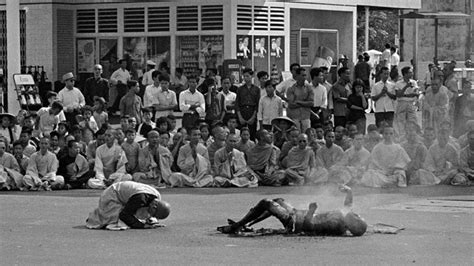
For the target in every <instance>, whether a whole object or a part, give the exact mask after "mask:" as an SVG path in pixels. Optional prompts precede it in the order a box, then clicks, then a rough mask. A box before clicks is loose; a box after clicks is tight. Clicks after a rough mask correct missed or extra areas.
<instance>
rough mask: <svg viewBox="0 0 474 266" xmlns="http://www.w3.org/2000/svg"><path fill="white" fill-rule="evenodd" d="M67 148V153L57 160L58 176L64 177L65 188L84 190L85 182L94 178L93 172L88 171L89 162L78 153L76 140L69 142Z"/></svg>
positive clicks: (79, 150) (79, 149) (78, 147)
mask: <svg viewBox="0 0 474 266" xmlns="http://www.w3.org/2000/svg"><path fill="white" fill-rule="evenodd" d="M67 147H68V149H67V153H64V154H63V156H61V157H60V158H59V161H60V162H61V163H60V164H59V168H58V174H59V175H62V176H63V177H64V181H65V186H64V187H65V188H67V189H71V188H85V186H86V183H87V180H89V178H91V177H93V176H94V171H93V170H90V168H89V162H88V161H87V159H86V158H85V157H84V156H83V155H82V154H81V153H80V152H81V147H80V146H79V143H78V142H77V140H70V141H69V142H68V144H67Z"/></svg>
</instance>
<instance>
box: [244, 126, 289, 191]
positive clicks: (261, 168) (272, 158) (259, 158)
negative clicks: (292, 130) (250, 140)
mask: <svg viewBox="0 0 474 266" xmlns="http://www.w3.org/2000/svg"><path fill="white" fill-rule="evenodd" d="M271 143H272V135H271V133H270V132H268V131H267V130H266V129H260V130H259V131H258V132H257V145H255V147H253V148H251V149H249V150H247V152H246V156H247V165H248V166H249V167H250V169H252V170H253V171H254V172H255V173H256V174H257V175H258V179H259V180H258V182H259V184H260V185H265V186H280V185H282V183H283V181H284V178H285V171H284V170H280V169H279V166H278V155H279V150H278V148H277V147H276V146H274V145H272V144H271Z"/></svg>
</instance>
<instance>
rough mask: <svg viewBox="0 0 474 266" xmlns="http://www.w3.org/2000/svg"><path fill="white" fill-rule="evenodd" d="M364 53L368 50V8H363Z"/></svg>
mask: <svg viewBox="0 0 474 266" xmlns="http://www.w3.org/2000/svg"><path fill="white" fill-rule="evenodd" d="M364 49H365V51H368V50H369V7H368V6H366V7H365V46H364Z"/></svg>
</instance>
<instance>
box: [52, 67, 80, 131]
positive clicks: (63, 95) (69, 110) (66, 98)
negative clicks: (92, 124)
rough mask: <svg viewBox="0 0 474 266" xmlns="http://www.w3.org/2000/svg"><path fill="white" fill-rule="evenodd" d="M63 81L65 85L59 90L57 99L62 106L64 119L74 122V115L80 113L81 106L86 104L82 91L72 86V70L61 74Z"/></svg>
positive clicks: (73, 80)
mask: <svg viewBox="0 0 474 266" xmlns="http://www.w3.org/2000/svg"><path fill="white" fill-rule="evenodd" d="M63 82H64V83H65V84H66V87H65V88H64V89H62V90H60V91H59V93H58V100H59V101H60V102H61V103H62V104H63V106H64V113H65V115H66V120H67V121H70V122H71V123H75V121H76V115H78V114H80V111H81V108H82V107H83V106H84V105H85V104H86V101H85V99H84V95H82V92H81V91H80V90H79V89H78V88H76V87H74V82H75V79H74V75H73V74H72V72H69V73H66V74H64V75H63Z"/></svg>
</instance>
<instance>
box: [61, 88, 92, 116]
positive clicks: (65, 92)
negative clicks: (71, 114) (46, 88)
mask: <svg viewBox="0 0 474 266" xmlns="http://www.w3.org/2000/svg"><path fill="white" fill-rule="evenodd" d="M58 100H59V101H60V102H61V103H62V104H63V106H64V110H66V109H67V108H79V107H83V106H84V105H86V100H85V99H84V95H82V92H81V91H80V90H79V89H78V88H76V87H74V88H72V90H70V89H68V88H63V89H62V90H60V91H59V93H58Z"/></svg>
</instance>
